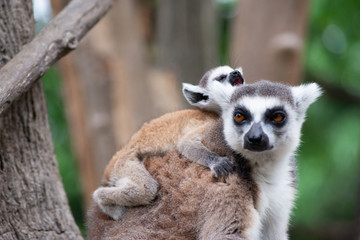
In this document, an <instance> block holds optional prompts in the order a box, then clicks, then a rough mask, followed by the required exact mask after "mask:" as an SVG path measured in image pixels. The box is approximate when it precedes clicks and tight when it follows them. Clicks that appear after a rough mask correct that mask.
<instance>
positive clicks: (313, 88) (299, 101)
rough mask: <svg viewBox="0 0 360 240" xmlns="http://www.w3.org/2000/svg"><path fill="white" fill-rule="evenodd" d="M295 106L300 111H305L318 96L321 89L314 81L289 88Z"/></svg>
mask: <svg viewBox="0 0 360 240" xmlns="http://www.w3.org/2000/svg"><path fill="white" fill-rule="evenodd" d="M291 91H292V94H293V97H294V101H295V106H296V108H297V109H298V111H299V112H300V113H305V112H306V110H307V108H308V107H309V106H310V104H312V103H313V102H315V100H316V99H317V98H318V97H320V95H321V94H322V90H321V88H320V87H319V85H318V84H316V83H309V84H302V85H300V86H296V87H292V88H291Z"/></svg>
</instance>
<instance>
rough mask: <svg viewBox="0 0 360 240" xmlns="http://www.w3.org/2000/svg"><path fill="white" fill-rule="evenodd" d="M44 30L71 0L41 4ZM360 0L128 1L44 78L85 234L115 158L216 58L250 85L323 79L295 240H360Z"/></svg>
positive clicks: (309, 130)
mask: <svg viewBox="0 0 360 240" xmlns="http://www.w3.org/2000/svg"><path fill="white" fill-rule="evenodd" d="M33 2H34V13H35V17H36V20H37V29H38V31H40V29H41V28H42V27H43V26H44V25H45V24H46V23H47V22H48V21H50V19H51V17H52V16H54V15H56V14H57V13H58V12H59V11H61V9H62V8H63V7H64V6H65V5H66V3H67V1H66V0H52V1H50V0H33ZM359 29H360V1H359V0H347V1H331V0H314V1H307V0H301V1H300V0H273V1H267V0H258V1H251V0H238V1H237V0H198V1H192V0H182V1H171V0H121V1H117V2H116V3H115V4H114V6H113V8H112V10H111V12H110V13H109V14H108V15H107V16H106V17H105V18H104V19H102V20H101V21H100V22H99V24H98V25H96V26H95V28H94V29H92V30H91V32H90V33H89V34H88V35H87V36H86V37H85V38H84V40H83V41H82V42H81V44H80V46H79V47H78V49H77V50H76V51H75V52H73V53H71V54H70V55H68V56H66V57H65V58H63V59H62V60H61V61H60V62H58V64H56V65H55V66H54V67H52V68H51V69H50V70H49V71H48V72H47V73H46V74H45V76H44V77H43V84H44V89H45V93H46V97H47V103H48V111H49V121H50V126H51V131H52V136H53V140H54V145H55V153H56V157H57V160H58V162H59V168H60V173H61V176H62V179H63V183H64V187H65V190H66V192H67V195H68V199H69V203H70V207H71V210H72V212H73V215H74V217H75V219H76V221H77V223H78V224H79V226H80V228H81V229H83V231H84V216H85V214H86V209H87V207H88V206H89V204H90V199H91V198H90V195H91V193H92V191H93V190H94V189H95V188H96V187H97V186H98V185H99V184H100V181H101V177H102V174H103V170H104V168H105V166H106V164H107V162H108V161H109V159H110V158H111V156H112V155H113V154H114V153H115V152H116V151H117V150H118V149H120V148H121V146H123V145H124V144H125V143H126V142H127V141H128V139H129V138H130V136H131V135H132V134H133V133H134V132H135V131H136V130H137V129H139V127H141V125H142V124H143V122H144V121H148V120H150V119H152V118H154V117H157V116H160V115H162V114H163V113H166V112H169V111H175V110H179V109H182V108H187V107H189V106H187V105H186V104H185V102H184V99H183V97H182V94H181V82H189V83H195V84H196V83H197V82H198V81H199V80H200V78H201V76H202V75H203V74H204V73H205V72H206V71H207V70H208V69H210V68H212V67H214V66H217V65H230V66H232V67H237V66H242V67H243V70H244V76H245V79H246V81H247V82H248V83H250V82H254V81H257V80H260V79H267V80H271V81H279V82H284V83H288V84H291V85H293V84H300V83H303V82H318V83H319V84H320V85H321V86H322V87H323V88H324V90H325V93H324V95H323V96H322V97H321V98H320V99H319V100H318V101H317V102H316V103H315V104H313V105H312V106H311V107H310V109H309V111H308V121H307V122H306V123H305V124H304V127H303V137H302V140H303V143H302V145H301V147H300V149H299V151H298V166H299V184H298V199H297V201H296V208H295V210H294V214H293V217H292V221H291V227H290V239H309V240H312V239H314V240H315V239H319V240H323V239H324V240H325V239H360V191H359V190H360V188H359V187H360V177H359V172H360V165H359V163H360V30H359Z"/></svg>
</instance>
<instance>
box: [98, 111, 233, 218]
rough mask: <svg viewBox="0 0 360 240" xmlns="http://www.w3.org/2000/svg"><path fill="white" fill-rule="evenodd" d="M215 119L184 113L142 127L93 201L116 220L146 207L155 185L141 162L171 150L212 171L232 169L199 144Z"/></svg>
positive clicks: (204, 114)
mask: <svg viewBox="0 0 360 240" xmlns="http://www.w3.org/2000/svg"><path fill="white" fill-rule="evenodd" d="M217 119H219V116H218V115H217V114H215V113H211V112H205V111H200V110H183V111H178V112H173V113H168V114H165V115H163V116H162V117H159V118H157V119H154V120H152V121H151V122H150V123H148V124H144V125H143V127H142V128H141V129H140V130H139V131H138V132H137V133H135V134H134V136H133V137H132V138H131V139H130V142H129V143H128V144H127V145H126V146H125V147H124V148H123V149H121V150H120V151H119V152H117V153H116V154H115V156H114V157H113V158H112V159H111V161H110V162H109V164H108V166H107V167H106V169H105V174H104V180H103V184H102V186H101V187H99V188H98V189H97V190H96V191H95V192H94V194H93V199H94V201H95V202H96V203H97V204H98V205H99V207H100V208H101V210H102V211H103V212H104V213H106V214H107V215H109V216H111V217H113V219H115V220H118V219H120V218H121V217H122V214H123V212H124V211H125V207H131V206H138V205H142V204H147V203H149V202H150V201H151V200H153V199H154V198H155V197H156V194H157V190H158V183H157V181H156V180H155V179H154V178H153V177H152V176H151V175H150V173H149V172H148V171H147V170H146V168H145V166H144V164H143V162H142V161H141V160H142V159H143V158H145V157H148V156H159V155H160V156H161V155H165V154H166V153H167V152H169V151H173V150H179V151H180V152H181V153H182V154H183V155H184V156H186V157H187V159H188V160H191V161H193V162H196V163H198V164H201V165H204V166H208V167H210V165H211V167H213V168H214V169H215V170H214V171H217V172H220V173H221V174H223V172H224V171H225V172H226V171H227V169H230V168H231V167H232V166H231V165H229V162H228V160H227V159H224V158H221V157H219V156H218V155H216V154H215V153H213V152H210V151H209V150H208V149H206V148H205V146H204V145H203V144H202V143H201V141H200V140H199V136H201V135H202V133H203V132H205V131H206V129H208V128H209V127H210V126H211V125H212V124H213V123H214V122H215V121H216V120H217ZM199 155H201V156H200V157H199ZM230 164H231V163H230ZM224 166H225V167H224Z"/></svg>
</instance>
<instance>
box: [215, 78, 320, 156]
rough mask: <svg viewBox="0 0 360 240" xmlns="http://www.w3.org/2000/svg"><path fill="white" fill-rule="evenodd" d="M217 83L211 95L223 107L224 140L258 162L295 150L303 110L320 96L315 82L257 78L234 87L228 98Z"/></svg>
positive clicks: (302, 120)
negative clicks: (292, 83) (285, 82)
mask: <svg viewBox="0 0 360 240" xmlns="http://www.w3.org/2000/svg"><path fill="white" fill-rule="evenodd" d="M216 85H220V84H217V83H215V84H214V85H213V87H214V88H213V92H217V94H215V93H214V94H213V96H214V98H215V99H214V100H215V101H216V102H218V103H219V104H220V106H221V109H222V119H223V124H224V136H225V140H226V142H227V143H228V145H229V146H230V147H231V148H232V149H233V150H234V151H236V152H238V153H241V154H242V155H244V156H245V157H247V158H249V159H257V161H261V160H262V159H263V158H266V159H271V158H273V157H276V158H279V157H281V156H284V157H285V156H286V157H289V155H291V154H293V153H294V151H295V150H296V148H297V147H298V145H299V142H300V132H301V126H302V124H303V122H304V119H305V113H306V110H307V108H308V107H309V105H310V104H311V103H313V102H314V101H315V100H316V99H317V98H318V97H319V96H320V95H321V89H320V88H319V86H318V85H317V84H316V83H311V84H304V85H300V86H296V87H290V86H287V85H283V84H280V83H272V82H268V81H260V82H257V83H253V84H247V85H243V86H239V87H237V88H236V89H235V91H234V93H233V94H232V95H231V97H230V98H229V97H228V96H227V95H226V93H224V92H221V91H220V92H219V91H218V90H217V89H218V87H217V86H216ZM222 94H223V95H222Z"/></svg>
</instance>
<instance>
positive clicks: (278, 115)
mask: <svg viewBox="0 0 360 240" xmlns="http://www.w3.org/2000/svg"><path fill="white" fill-rule="evenodd" d="M272 120H273V121H274V122H277V123H278V122H281V121H282V120H284V115H283V114H281V113H276V114H274V116H273V117H272Z"/></svg>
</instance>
